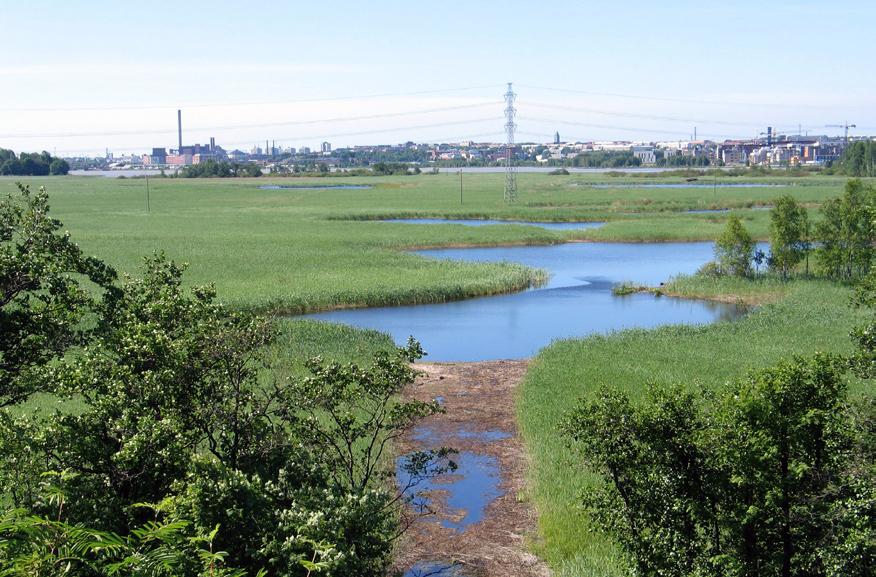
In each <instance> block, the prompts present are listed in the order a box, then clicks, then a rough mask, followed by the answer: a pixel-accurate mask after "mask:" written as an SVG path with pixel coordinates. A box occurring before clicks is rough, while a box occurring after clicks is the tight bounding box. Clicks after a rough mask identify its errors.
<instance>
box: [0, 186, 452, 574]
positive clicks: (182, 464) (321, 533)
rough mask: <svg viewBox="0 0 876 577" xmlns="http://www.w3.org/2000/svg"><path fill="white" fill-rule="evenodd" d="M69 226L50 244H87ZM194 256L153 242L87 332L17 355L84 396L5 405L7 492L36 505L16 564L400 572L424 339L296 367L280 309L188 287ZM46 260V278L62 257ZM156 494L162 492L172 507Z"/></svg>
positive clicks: (12, 528)
mask: <svg viewBox="0 0 876 577" xmlns="http://www.w3.org/2000/svg"><path fill="white" fill-rule="evenodd" d="M25 196H26V195H25ZM39 198H40V199H41V200H42V201H45V198H44V194H43V195H42V196H41V197H39ZM40 206H42V207H43V209H42V210H41V211H37V212H39V213H40V214H41V215H42V216H45V214H44V213H45V210H47V209H48V206H47V204H45V203H44V204H43V205H40ZM10 214H12V215H13V216H15V215H16V214H18V213H16V212H15V211H14V210H13V211H12V212H10ZM7 220H8V221H9V222H10V223H15V222H17V221H15V219H14V218H10V219H7ZM57 226H59V223H57V222H56V221H51V226H48V225H47V227H48V228H47V229H46V230H48V233H46V235H47V236H48V237H49V238H50V240H51V239H54V241H55V242H54V244H52V243H48V245H47V248H45V253H46V255H44V256H45V257H46V258H48V259H49V260H48V261H47V262H49V263H52V262H54V261H52V260H51V259H57V260H59V261H60V262H62V264H63V263H66V261H64V260H63V259H64V258H65V257H67V256H69V255H68V254H67V252H69V253H70V254H72V255H74V256H75V255H78V253H77V252H76V251H73V250H72V249H70V248H69V246H71V245H69V244H68V242H67V241H68V239H67V237H57V236H53V235H52V234H49V233H52V232H53V231H54V228H56V227H57ZM10 230H16V229H15V227H12V226H11V227H10ZM59 239H60V240H59ZM65 250H66V251H67V252H64V251H65ZM37 254H38V251H36V250H31V251H24V250H19V251H12V250H11V251H9V252H8V258H7V259H6V261H5V265H6V266H8V268H9V269H10V270H12V271H15V270H19V269H22V268H23V264H22V263H24V264H27V263H29V262H30V261H29V260H28V259H29V258H32V257H34V255H37ZM40 262H42V261H40ZM98 264H99V263H95V267H96V270H98V271H103V270H104V269H103V268H101V267H100V266H98ZM67 268H69V266H68V267H67ZM183 268H184V267H183V266H179V265H177V264H175V263H174V262H173V261H169V260H167V259H166V258H165V257H164V255H162V254H157V255H154V256H152V257H149V258H146V259H145V264H144V267H143V271H142V275H141V276H139V277H130V276H126V277H125V279H124V281H123V282H122V283H121V285H120V286H109V287H108V289H110V290H106V291H105V292H104V295H103V299H102V301H100V302H99V303H97V302H91V301H88V304H90V305H91V308H90V309H89V314H90V315H91V316H92V318H91V319H89V320H90V324H91V325H92V326H91V328H90V329H89V330H88V331H85V332H83V333H82V335H81V338H80V342H78V344H80V345H81V347H80V348H78V349H75V350H71V351H68V350H67V349H59V350H58V351H57V352H56V351H54V350H52V355H48V354H46V355H43V356H40V357H37V358H36V361H33V360H32V359H31V358H30V357H27V356H25V357H22V359H23V360H22V361H20V362H19V363H18V364H15V363H14V362H12V361H14V360H15V359H11V360H10V364H9V366H10V373H11V374H20V373H21V371H22V368H27V367H28V366H29V365H30V364H34V365H39V367H40V369H41V372H40V373H39V379H38V380H37V382H39V383H42V382H43V379H44V380H46V381H48V382H51V383H52V384H53V387H52V390H53V391H54V392H55V393H56V394H57V395H59V396H61V397H62V398H65V399H66V400H67V401H69V403H70V405H71V406H75V409H74V410H70V409H67V410H60V409H58V410H55V411H53V412H50V413H48V414H46V413H44V412H41V411H36V412H33V413H31V414H28V413H27V412H26V411H25V410H24V409H23V408H22V407H21V406H15V407H14V408H15V413H16V414H17V415H19V416H18V417H13V416H12V413H10V412H4V413H0V484H2V486H0V489H2V496H0V499H2V500H3V502H4V504H6V505H7V507H9V506H14V507H16V509H17V510H20V512H15V511H9V510H8V509H7V513H8V515H7V516H8V518H9V519H10V521H9V525H8V526H7V527H5V528H4V529H2V530H8V531H9V532H10V533H9V535H7V537H8V539H7V540H6V541H0V548H2V546H3V545H4V544H8V545H9V546H8V547H7V548H6V549H5V550H3V555H2V556H0V563H5V564H6V565H2V566H0V571H2V570H3V569H6V568H9V573H8V574H10V575H25V574H26V575H54V574H58V572H59V569H58V568H59V567H62V566H63V567H62V570H61V572H65V571H66V572H67V573H68V574H69V575H71V576H73V577H92V575H104V574H106V575H111V574H119V575H131V576H132V577H133V576H146V575H148V576H153V575H154V576H155V577H158V576H159V575H160V576H162V577H164V576H165V575H166V576H167V577H171V576H172V577H196V576H197V577H202V576H206V575H210V576H211V577H219V576H225V575H242V574H243V573H241V572H237V571H228V570H226V569H224V568H222V567H220V565H222V566H223V567H224V565H225V564H226V562H227V564H228V565H232V566H235V567H241V568H242V569H243V570H245V571H250V572H254V571H255V570H256V569H258V568H261V567H265V568H267V569H269V570H270V571H271V574H272V575H277V576H282V577H286V576H288V577H293V576H294V577H298V576H303V575H305V574H310V573H311V572H315V571H331V573H332V574H333V575H337V576H339V577H340V576H350V577H353V576H357V577H358V576H363V577H366V576H378V575H380V576H382V575H384V574H385V572H386V568H387V565H388V562H389V556H390V553H391V551H392V548H393V544H394V542H395V540H396V539H397V538H398V536H399V534H400V533H401V531H402V526H400V524H399V521H400V515H401V511H402V509H403V506H404V504H405V503H406V502H407V501H409V500H410V499H412V498H413V497H414V495H413V494H412V493H413V490H412V487H405V488H402V490H401V491H397V490H394V489H393V488H392V487H393V486H394V484H393V483H392V479H391V477H392V471H393V467H392V463H391V459H390V458H389V455H387V452H388V448H389V443H391V442H392V441H393V440H394V439H396V438H398V437H399V436H400V435H401V434H403V433H404V432H406V431H408V430H410V429H411V428H412V427H414V426H415V425H416V423H417V422H418V421H419V420H420V419H422V418H423V417H425V416H428V415H431V414H434V413H436V412H438V411H439V410H440V408H439V407H438V405H437V404H434V403H420V402H415V401H413V402H406V401H401V400H400V399H399V398H398V393H399V391H400V390H401V387H403V386H404V385H406V384H409V383H411V382H412V380H413V378H414V376H415V373H414V371H413V370H412V369H411V368H410V363H411V362H412V361H414V360H415V359H416V358H419V356H420V355H422V351H421V350H420V348H419V345H418V344H417V343H416V342H413V341H412V342H411V343H410V345H409V346H408V347H406V348H403V349H396V348H394V347H389V348H388V349H389V350H386V349H385V348H384V347H375V348H377V349H381V348H383V349H384V350H382V351H379V352H378V353H377V354H376V355H375V357H374V360H373V362H371V363H370V364H366V365H359V364H346V365H340V364H338V363H334V362H327V361H323V360H322V359H320V358H316V359H313V360H311V361H310V362H308V363H307V365H306V369H307V370H308V371H309V376H305V375H301V374H300V373H299V372H297V371H294V370H293V371H289V373H288V376H286V377H285V378H284V377H283V371H284V370H287V367H283V368H282V369H281V370H276V369H275V367H274V366H273V365H272V361H274V360H276V351H275V348H274V347H275V339H276V338H277V330H276V329H275V327H274V325H273V323H271V322H269V321H268V320H266V319H262V318H259V317H255V316H253V315H251V314H248V313H241V312H234V311H229V310H227V309H226V308H225V306H224V305H222V304H221V303H219V302H217V300H216V296H215V291H214V290H213V289H212V287H210V286H196V287H193V288H186V287H185V286H184V284H183ZM28 270H29V269H28ZM45 270H46V271H47V274H44V275H43V276H42V277H41V278H45V277H47V276H49V274H48V273H52V272H53V271H54V269H52V268H47V269H45ZM60 270H61V271H64V270H66V268H63V267H62V268H61V269H60ZM106 270H109V269H106ZM7 276H9V275H7ZM10 278H11V277H10ZM106 280H107V281H109V280H111V276H108V277H107V279H106ZM72 286H73V287H74V288H75V289H76V290H77V291H78V290H83V289H81V288H80V287H79V286H78V285H72ZM31 288H32V287H31ZM83 294H84V293H83ZM63 320H64V321H65V322H67V323H68V324H71V323H72V322H73V321H70V320H69V319H67V318H66V317H64V318H63ZM74 320H79V319H78V317H77V319H74ZM311 325H313V323H310V324H307V323H305V326H308V327H310V326H311ZM65 326H66V325H65ZM287 329H288V327H287ZM22 330H24V329H22ZM27 336H28V335H27V334H25V335H24V338H27ZM384 344H385V343H384ZM65 352H66V353H67V354H63V353H65ZM16 358H18V357H16ZM36 390H44V389H36ZM323 395H325V397H323ZM24 398H26V397H24V396H20V397H19V400H23V399H24ZM59 406H60V405H59ZM331 419H336V420H331ZM335 447H343V448H344V451H343V452H339V451H332V450H331V449H332V448H335ZM449 454H450V452H449V451H448V450H441V451H434V452H424V453H417V454H415V455H414V458H412V460H411V461H412V465H411V467H410V470H409V471H408V472H409V473H410V474H411V475H412V476H413V477H414V478H417V476H426V475H434V474H438V473H440V472H441V471H443V470H446V469H447V468H449V467H452V464H450V463H447V457H448V456H449ZM52 471H64V472H65V473H64V475H63V478H62V481H63V483H62V484H58V485H57V486H55V485H52V486H51V487H49V488H47V487H46V486H45V483H44V479H45V477H46V475H50V474H52ZM141 503H161V512H162V513H165V512H166V513H167V515H168V516H167V523H166V524H165V523H164V521H156V520H155V519H151V518H150V517H151V514H150V513H149V511H148V510H147V509H144V507H142V506H141V505H140V504H141ZM46 519H53V521H46ZM220 526H221V527H225V526H227V527H228V532H223V531H218V530H217V527H220ZM83 532H85V533H83ZM81 534H87V536H88V539H89V540H90V541H89V542H91V541H94V540H103V541H102V542H110V541H111V542H112V544H113V545H112V547H113V549H112V552H108V550H107V548H103V549H101V550H100V551H99V552H98V553H96V554H95V553H94V551H92V550H91V549H89V548H87V547H84V546H82V545H81V544H78V543H72V542H71V540H73V539H74V538H75V537H76V536H77V535H81ZM162 535H163V536H166V537H167V539H165V540H162V539H163V537H161V536H162ZM177 537H179V538H177ZM141 541H143V542H145V543H147V546H146V547H143V546H142V543H141ZM214 544H215V545H216V546H217V547H218V548H220V549H221V550H214V548H213V546H214ZM59 555H61V557H58V556H59ZM155 556H158V558H160V559H161V560H162V562H163V561H167V563H168V564H165V565H160V566H159V565H156V564H155V563H153V561H152V559H153V557H155ZM64 562H67V563H68V564H67V565H66V566H64ZM29 567H30V569H29Z"/></svg>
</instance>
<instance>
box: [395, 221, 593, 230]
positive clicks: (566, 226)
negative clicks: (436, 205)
mask: <svg viewBox="0 0 876 577" xmlns="http://www.w3.org/2000/svg"><path fill="white" fill-rule="evenodd" d="M380 222H397V223H402V224H461V225H463V226H492V225H496V224H519V225H524V226H537V227H540V228H546V229H548V230H580V229H584V228H599V227H600V226H602V225H603V224H605V223H604V222H535V221H525V220H476V219H444V218H389V219H384V220H381V221H380Z"/></svg>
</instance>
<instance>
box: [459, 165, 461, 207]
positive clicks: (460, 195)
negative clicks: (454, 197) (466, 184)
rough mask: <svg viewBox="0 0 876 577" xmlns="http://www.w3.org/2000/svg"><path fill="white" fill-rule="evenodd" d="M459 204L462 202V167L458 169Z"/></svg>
mask: <svg viewBox="0 0 876 577" xmlns="http://www.w3.org/2000/svg"><path fill="white" fill-rule="evenodd" d="M459 204H462V168H460V169H459Z"/></svg>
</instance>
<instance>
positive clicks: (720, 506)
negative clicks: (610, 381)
mask: <svg viewBox="0 0 876 577" xmlns="http://www.w3.org/2000/svg"><path fill="white" fill-rule="evenodd" d="M844 367H845V363H844V362H843V361H842V360H841V359H838V358H835V357H828V356H816V357H815V358H813V359H811V360H806V359H802V358H795V359H794V360H792V361H787V362H782V363H780V364H778V365H777V366H775V367H772V368H769V369H765V370H761V371H757V372H754V373H752V374H751V375H750V376H749V377H748V378H747V379H746V380H744V381H743V382H741V383H739V384H738V385H736V386H735V387H733V388H732V389H731V390H729V391H728V392H727V393H726V394H724V395H723V396H722V397H721V398H720V400H719V401H718V402H717V403H715V404H714V405H707V403H706V402H705V401H704V400H703V399H701V398H699V397H698V396H697V395H695V394H693V393H690V392H686V391H685V390H684V389H682V388H678V387H673V388H652V389H651V390H650V393H649V396H648V398H647V399H646V401H645V403H644V404H643V405H641V406H638V407H636V406H634V405H633V403H632V402H631V400H630V399H629V397H628V396H626V395H624V394H621V393H618V392H616V391H607V392H603V393H602V394H601V395H599V396H598V397H597V398H596V399H595V400H592V401H586V402H584V403H582V404H581V405H580V406H579V407H578V408H577V409H576V410H575V411H574V412H572V413H571V414H570V416H569V417H568V419H567V421H566V424H565V431H566V433H567V435H569V436H570V438H571V439H572V440H574V441H576V442H577V448H578V449H579V451H578V454H579V455H580V457H581V459H582V460H583V461H584V462H585V463H586V464H587V466H588V467H590V468H592V469H594V470H596V471H598V472H600V473H601V474H602V476H603V477H604V479H605V483H604V484H603V485H601V486H599V487H597V488H595V489H591V490H590V491H588V492H587V493H586V494H585V498H584V502H585V506H586V507H587V508H588V510H589V511H590V512H591V515H592V517H591V518H592V519H593V520H594V521H595V522H596V523H597V524H598V525H599V527H600V528H601V529H602V530H605V531H607V532H609V533H610V534H612V535H613V536H614V538H615V539H616V541H617V542H618V543H619V544H620V546H621V548H622V549H623V550H624V551H625V553H626V554H627V556H628V558H629V559H630V562H631V564H632V566H633V567H634V568H635V571H636V573H637V574H641V575H677V576H679V577H681V576H686V575H716V576H717V575H739V576H749V575H750V576H754V575H807V576H810V575H812V576H815V575H837V576H839V575H862V576H863V575H866V574H867V572H866V571H867V567H868V566H869V564H870V563H872V555H873V551H872V550H867V547H866V546H864V547H862V545H861V543H862V539H861V536H860V535H858V534H851V535H850V534H849V533H848V532H846V531H844V530H843V529H842V528H843V527H854V528H857V529H859V530H863V531H865V532H868V534H869V535H870V539H872V538H873V536H874V535H876V526H874V523H873V519H872V518H868V517H867V516H866V514H867V511H862V510H859V509H858V508H857V507H856V506H854V505H852V504H850V503H849V502H848V499H849V498H850V497H849V495H850V494H854V491H853V490H852V487H851V486H850V485H849V484H848V479H849V476H856V475H857V474H858V473H857V471H855V470H853V467H852V465H853V464H854V460H853V459H851V458H850V454H851V452H850V449H849V447H850V445H851V444H853V443H854V442H857V443H858V445H859V446H861V450H864V449H863V445H862V444H863V443H864V441H865V439H863V438H857V439H853V438H850V436H849V430H850V429H852V427H850V424H851V422H850V418H849V407H848V406H847V405H846V404H845V391H846V389H845V385H844V382H843V380H842V376H841V375H842V372H843V371H844ZM870 465H871V468H872V463H871V464H870ZM870 480H872V475H871V476H869V477H867V478H866V479H858V482H859V483H860V482H864V483H866V482H867V481H870ZM851 498H853V499H856V498H857V497H851ZM850 505H852V506H850ZM870 505H872V503H871V504H870ZM848 539H851V540H852V542H851V543H849V541H848ZM850 550H852V551H855V552H856V553H857V554H858V555H859V558H858V559H857V561H855V562H853V563H851V564H849V563H845V564H843V569H842V570H841V571H840V570H837V567H835V566H834V563H835V562H836V560H838V559H841V558H842V557H843V554H844V553H846V554H847V553H848V551H850ZM850 567H856V569H855V570H854V571H853V572H846V571H847V570H848V569H849V568H850Z"/></svg>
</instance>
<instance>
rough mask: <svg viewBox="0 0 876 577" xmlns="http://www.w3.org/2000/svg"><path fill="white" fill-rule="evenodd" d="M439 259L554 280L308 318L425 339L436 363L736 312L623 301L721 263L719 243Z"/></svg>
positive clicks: (499, 251) (501, 355)
mask: <svg viewBox="0 0 876 577" xmlns="http://www.w3.org/2000/svg"><path fill="white" fill-rule="evenodd" d="M418 254H421V255H423V256H427V257H430V258H446V259H457V260H465V261H474V262H500V261H512V262H518V263H522V264H525V265H529V266H532V267H538V268H543V269H546V270H548V271H549V272H550V273H551V277H550V280H549V282H548V283H547V284H546V285H545V286H543V287H539V288H536V289H531V290H527V291H523V292H520V293H514V294H506V295H499V296H493V297H481V298H475V299H468V300H464V301H457V302H449V303H440V304H429V305H416V306H403V307H381V308H370V309H348V310H338V311H330V312H323V313H316V314H312V315H307V316H306V318H310V319H317V320H323V321H331V322H338V323H346V324H349V325H353V326H356V327H362V328H370V329H376V330H379V331H383V332H385V333H388V334H390V335H391V336H392V338H393V339H394V340H395V341H396V342H397V343H399V344H403V343H404V342H405V341H406V340H407V338H408V336H409V335H413V336H415V337H416V338H417V339H419V340H420V342H421V343H422V345H423V348H424V349H425V350H426V352H427V353H428V357H427V358H428V359H429V360H434V361H482V360H492V359H515V358H526V357H531V356H533V355H534V354H535V353H537V352H538V351H539V349H541V348H543V347H544V346H546V345H548V344H550V343H551V342H552V341H554V340H556V339H562V338H569V337H583V336H586V335H591V334H595V333H607V332H610V331H615V330H620V329H626V328H633V327H643V328H649V327H655V326H659V325H665V324H676V323H685V324H701V323H710V322H714V321H717V320H722V319H733V318H736V317H738V316H739V315H740V314H741V313H742V312H743V311H742V310H741V309H740V308H739V307H736V306H735V305H732V304H725V303H714V302H707V301H696V300H686V299H675V298H669V297H655V296H653V295H650V294H633V295H629V296H623V297H618V296H614V295H613V294H612V293H611V289H612V287H613V286H614V285H615V284H617V283H619V282H624V281H631V282H634V283H637V284H643V285H649V286H655V285H659V284H660V283H661V282H664V281H666V280H668V279H669V278H670V277H672V276H674V275H677V274H679V273H684V274H692V273H694V272H696V270H697V269H698V268H699V267H700V266H701V265H702V264H703V263H705V262H707V261H709V260H712V258H713V256H714V255H713V247H712V243H708V242H699V243H639V244H627V243H569V244H560V245H552V246H523V247H496V248H464V249H438V250H424V251H418Z"/></svg>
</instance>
